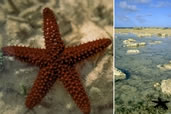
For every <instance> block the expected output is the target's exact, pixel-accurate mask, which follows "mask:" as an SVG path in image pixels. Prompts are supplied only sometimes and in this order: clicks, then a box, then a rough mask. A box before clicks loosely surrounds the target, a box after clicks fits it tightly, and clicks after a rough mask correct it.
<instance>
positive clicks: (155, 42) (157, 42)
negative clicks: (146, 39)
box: [149, 41, 162, 45]
mask: <svg viewBox="0 0 171 114" xmlns="http://www.w3.org/2000/svg"><path fill="white" fill-rule="evenodd" d="M160 43H162V41H154V42H150V43H149V44H151V45H153V44H160Z"/></svg>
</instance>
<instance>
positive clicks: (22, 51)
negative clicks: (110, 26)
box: [2, 8, 111, 114]
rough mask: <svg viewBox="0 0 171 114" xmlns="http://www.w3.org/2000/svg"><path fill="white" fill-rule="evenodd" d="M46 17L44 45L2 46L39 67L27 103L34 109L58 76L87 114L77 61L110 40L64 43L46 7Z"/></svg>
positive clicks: (104, 45)
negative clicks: (40, 46) (75, 44)
mask: <svg viewBox="0 0 171 114" xmlns="http://www.w3.org/2000/svg"><path fill="white" fill-rule="evenodd" d="M43 18H44V20H43V23H44V29H43V30H44V38H45V47H46V48H45V49H38V48H30V47H21V46H8V47H3V48H2V51H3V53H4V55H7V56H15V58H16V59H18V60H20V61H22V62H27V63H29V64H32V65H36V66H38V67H39V68H40V71H39V74H38V76H37V78H36V80H35V82H34V84H33V87H32V89H31V91H30V92H29V94H28V96H27V99H26V102H25V105H26V106H27V107H28V108H29V109H32V108H33V107H34V106H36V105H37V104H39V103H40V102H41V100H42V98H43V97H44V96H45V95H46V94H47V92H48V91H49V89H50V88H51V87H52V86H53V84H54V83H55V82H56V80H59V81H61V82H62V83H63V85H64V87H65V88H66V89H67V91H68V92H69V94H70V95H71V97H72V98H73V100H74V101H75V103H76V104H77V106H78V107H79V108H80V109H81V111H82V112H83V113H84V114H89V113H90V110H91V108H90V101H89V99H88V96H87V94H86V92H85V90H84V88H83V85H82V84H81V81H80V79H79V77H80V76H79V74H78V73H77V71H76V69H75V64H77V63H79V62H81V61H83V60H85V59H87V58H89V57H92V56H94V55H96V54H97V53H100V52H102V51H103V50H104V49H105V48H106V47H107V46H108V45H110V44H111V40H110V39H107V38H104V39H99V40H96V41H91V42H87V43H85V44H81V45H78V46H74V47H65V46H64V43H63V41H62V39H61V36H60V32H59V28H58V25H57V23H56V18H55V15H54V14H53V12H52V10H50V9H49V8H45V9H44V10H43Z"/></svg>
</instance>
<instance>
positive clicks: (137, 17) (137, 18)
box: [136, 15, 146, 23]
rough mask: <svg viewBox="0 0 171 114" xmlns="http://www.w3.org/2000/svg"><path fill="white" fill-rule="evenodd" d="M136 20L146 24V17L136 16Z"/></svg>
mask: <svg viewBox="0 0 171 114" xmlns="http://www.w3.org/2000/svg"><path fill="white" fill-rule="evenodd" d="M136 20H137V21H138V22H139V23H144V22H145V21H146V20H145V19H144V16H142V15H136Z"/></svg>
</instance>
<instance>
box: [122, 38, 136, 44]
mask: <svg viewBox="0 0 171 114" xmlns="http://www.w3.org/2000/svg"><path fill="white" fill-rule="evenodd" d="M134 42H136V40H134V39H132V38H129V39H128V40H124V41H123V44H125V45H126V44H129V43H134Z"/></svg>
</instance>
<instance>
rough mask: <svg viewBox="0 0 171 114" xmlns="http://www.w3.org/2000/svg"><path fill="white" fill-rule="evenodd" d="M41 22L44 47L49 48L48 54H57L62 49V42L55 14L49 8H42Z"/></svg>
mask: <svg viewBox="0 0 171 114" xmlns="http://www.w3.org/2000/svg"><path fill="white" fill-rule="evenodd" d="M43 24H44V28H43V30H44V37H45V46H46V49H47V50H51V51H48V53H49V54H53V55H54V54H56V55H58V54H59V53H60V52H61V51H63V50H64V44H63V41H62V39H61V35H60V32H59V27H58V24H57V22H56V18H55V15H54V13H53V11H52V10H50V9H49V8H45V9H44V10H43Z"/></svg>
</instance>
